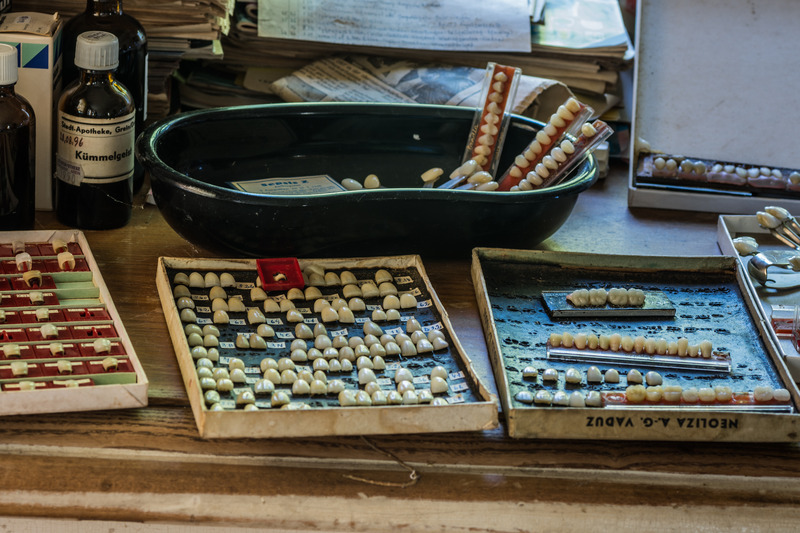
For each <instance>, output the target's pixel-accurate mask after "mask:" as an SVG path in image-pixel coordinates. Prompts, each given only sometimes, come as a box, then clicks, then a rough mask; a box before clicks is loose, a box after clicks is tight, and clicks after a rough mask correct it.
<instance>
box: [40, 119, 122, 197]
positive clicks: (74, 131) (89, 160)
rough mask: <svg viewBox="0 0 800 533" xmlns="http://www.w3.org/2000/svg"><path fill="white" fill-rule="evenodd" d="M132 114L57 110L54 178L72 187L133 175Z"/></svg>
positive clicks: (107, 181) (106, 181) (120, 179)
mask: <svg viewBox="0 0 800 533" xmlns="http://www.w3.org/2000/svg"><path fill="white" fill-rule="evenodd" d="M134 114H135V113H130V114H128V115H125V116H122V117H115V118H86V117H77V116H75V115H69V114H67V113H64V112H61V111H59V113H58V141H57V149H56V170H55V174H56V178H58V179H60V180H62V181H65V182H67V183H69V184H71V185H75V186H79V185H80V184H81V183H113V182H116V181H122V180H126V179H129V178H132V177H133V162H134V153H133V146H134V142H135V141H136V133H135V132H134Z"/></svg>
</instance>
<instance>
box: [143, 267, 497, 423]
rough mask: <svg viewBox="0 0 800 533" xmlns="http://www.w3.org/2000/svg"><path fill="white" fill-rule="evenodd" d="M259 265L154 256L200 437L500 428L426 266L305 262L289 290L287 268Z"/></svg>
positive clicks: (492, 402)
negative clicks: (296, 283)
mask: <svg viewBox="0 0 800 533" xmlns="http://www.w3.org/2000/svg"><path fill="white" fill-rule="evenodd" d="M289 259H290V260H291V261H294V260H293V259H291V258H289ZM274 261H281V262H287V261H285V260H283V259H281V260H274ZM291 261H289V262H291ZM289 262H287V264H288V263H289ZM261 264H263V263H261ZM259 265H260V264H259V263H257V261H256V260H245V259H229V260H224V259H185V258H163V257H162V258H160V259H159V265H158V272H157V279H156V281H157V286H158V290H159V296H160V298H161V302H162V308H163V311H164V315H165V318H166V320H167V324H168V327H169V330H170V335H171V338H172V342H173V346H174V348H175V352H176V356H177V358H178V363H179V366H180V369H181V373H182V375H183V380H184V384H185V385H186V389H187V392H188V395H189V400H190V403H191V405H192V410H193V412H194V415H195V420H196V422H197V426H198V429H199V431H200V434H201V436H202V437H204V438H228V437H231V438H233V437H247V438H275V437H300V436H324V435H369V434H401V433H432V432H451V431H473V430H474V431H477V430H485V429H491V428H494V427H496V426H497V424H498V407H497V400H496V397H494V395H492V394H491V393H490V392H489V391H488V390H487V389H486V387H484V386H483V384H482V383H481V382H480V380H479V379H478V377H477V375H476V374H475V372H474V371H473V369H472V364H471V361H470V359H469V357H468V356H467V354H466V353H464V350H463V348H462V346H461V344H460V343H459V341H458V338H457V337H456V335H455V332H454V331H453V329H452V326H451V325H450V322H449V320H448V318H447V313H446V312H445V310H444V308H443V307H442V305H441V303H440V302H439V300H438V298H437V296H436V293H435V292H434V290H433V287H432V286H431V285H430V282H429V280H428V277H427V275H426V273H425V270H424V268H423V266H422V263H421V260H420V258H419V256H394V257H381V258H359V259H301V260H299V261H297V262H296V267H297V268H295V269H294V272H296V275H295V276H294V278H296V279H297V278H300V279H298V280H297V281H298V285H299V286H291V287H290V286H288V285H287V286H280V288H279V285H282V283H283V281H284V280H286V279H287V276H284V275H282V274H283V271H282V270H280V269H278V270H277V271H273V269H263V270H261V271H260V272H261V273H259V270H260V269H258V268H257V266H259ZM289 268H291V267H289ZM291 277H292V276H288V278H291ZM269 278H274V280H273V279H269ZM279 278H280V279H281V280H282V281H281V283H275V281H277V280H278V279H279ZM262 280H263V281H262Z"/></svg>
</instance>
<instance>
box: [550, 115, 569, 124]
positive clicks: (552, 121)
mask: <svg viewBox="0 0 800 533" xmlns="http://www.w3.org/2000/svg"><path fill="white" fill-rule="evenodd" d="M549 122H550V124H552V125H553V126H554V127H556V128H563V127H565V126H566V125H567V123H566V121H565V120H564V119H563V118H561V117H559V116H558V113H557V112H556V113H553V114H552V115H550V120H549Z"/></svg>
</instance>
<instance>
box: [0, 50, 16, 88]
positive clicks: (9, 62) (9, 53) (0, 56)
mask: <svg viewBox="0 0 800 533" xmlns="http://www.w3.org/2000/svg"><path fill="white" fill-rule="evenodd" d="M18 79H19V78H18V74H17V49H16V48H14V47H13V46H11V45H8V44H0V85H12V84H14V83H17V80H18Z"/></svg>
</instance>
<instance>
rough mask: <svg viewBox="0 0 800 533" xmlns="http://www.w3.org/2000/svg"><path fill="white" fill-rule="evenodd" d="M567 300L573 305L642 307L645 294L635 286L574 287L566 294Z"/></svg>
mask: <svg viewBox="0 0 800 533" xmlns="http://www.w3.org/2000/svg"><path fill="white" fill-rule="evenodd" d="M567 301H568V302H569V303H570V304H572V305H573V306H575V307H603V306H605V305H606V304H608V305H612V306H615V307H642V306H643V305H644V301H645V294H644V291H643V290H641V289H637V288H629V289H624V288H621V287H612V288H611V289H608V290H606V289H600V288H595V289H576V290H574V291H572V292H571V293H569V294H568V295H567Z"/></svg>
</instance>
